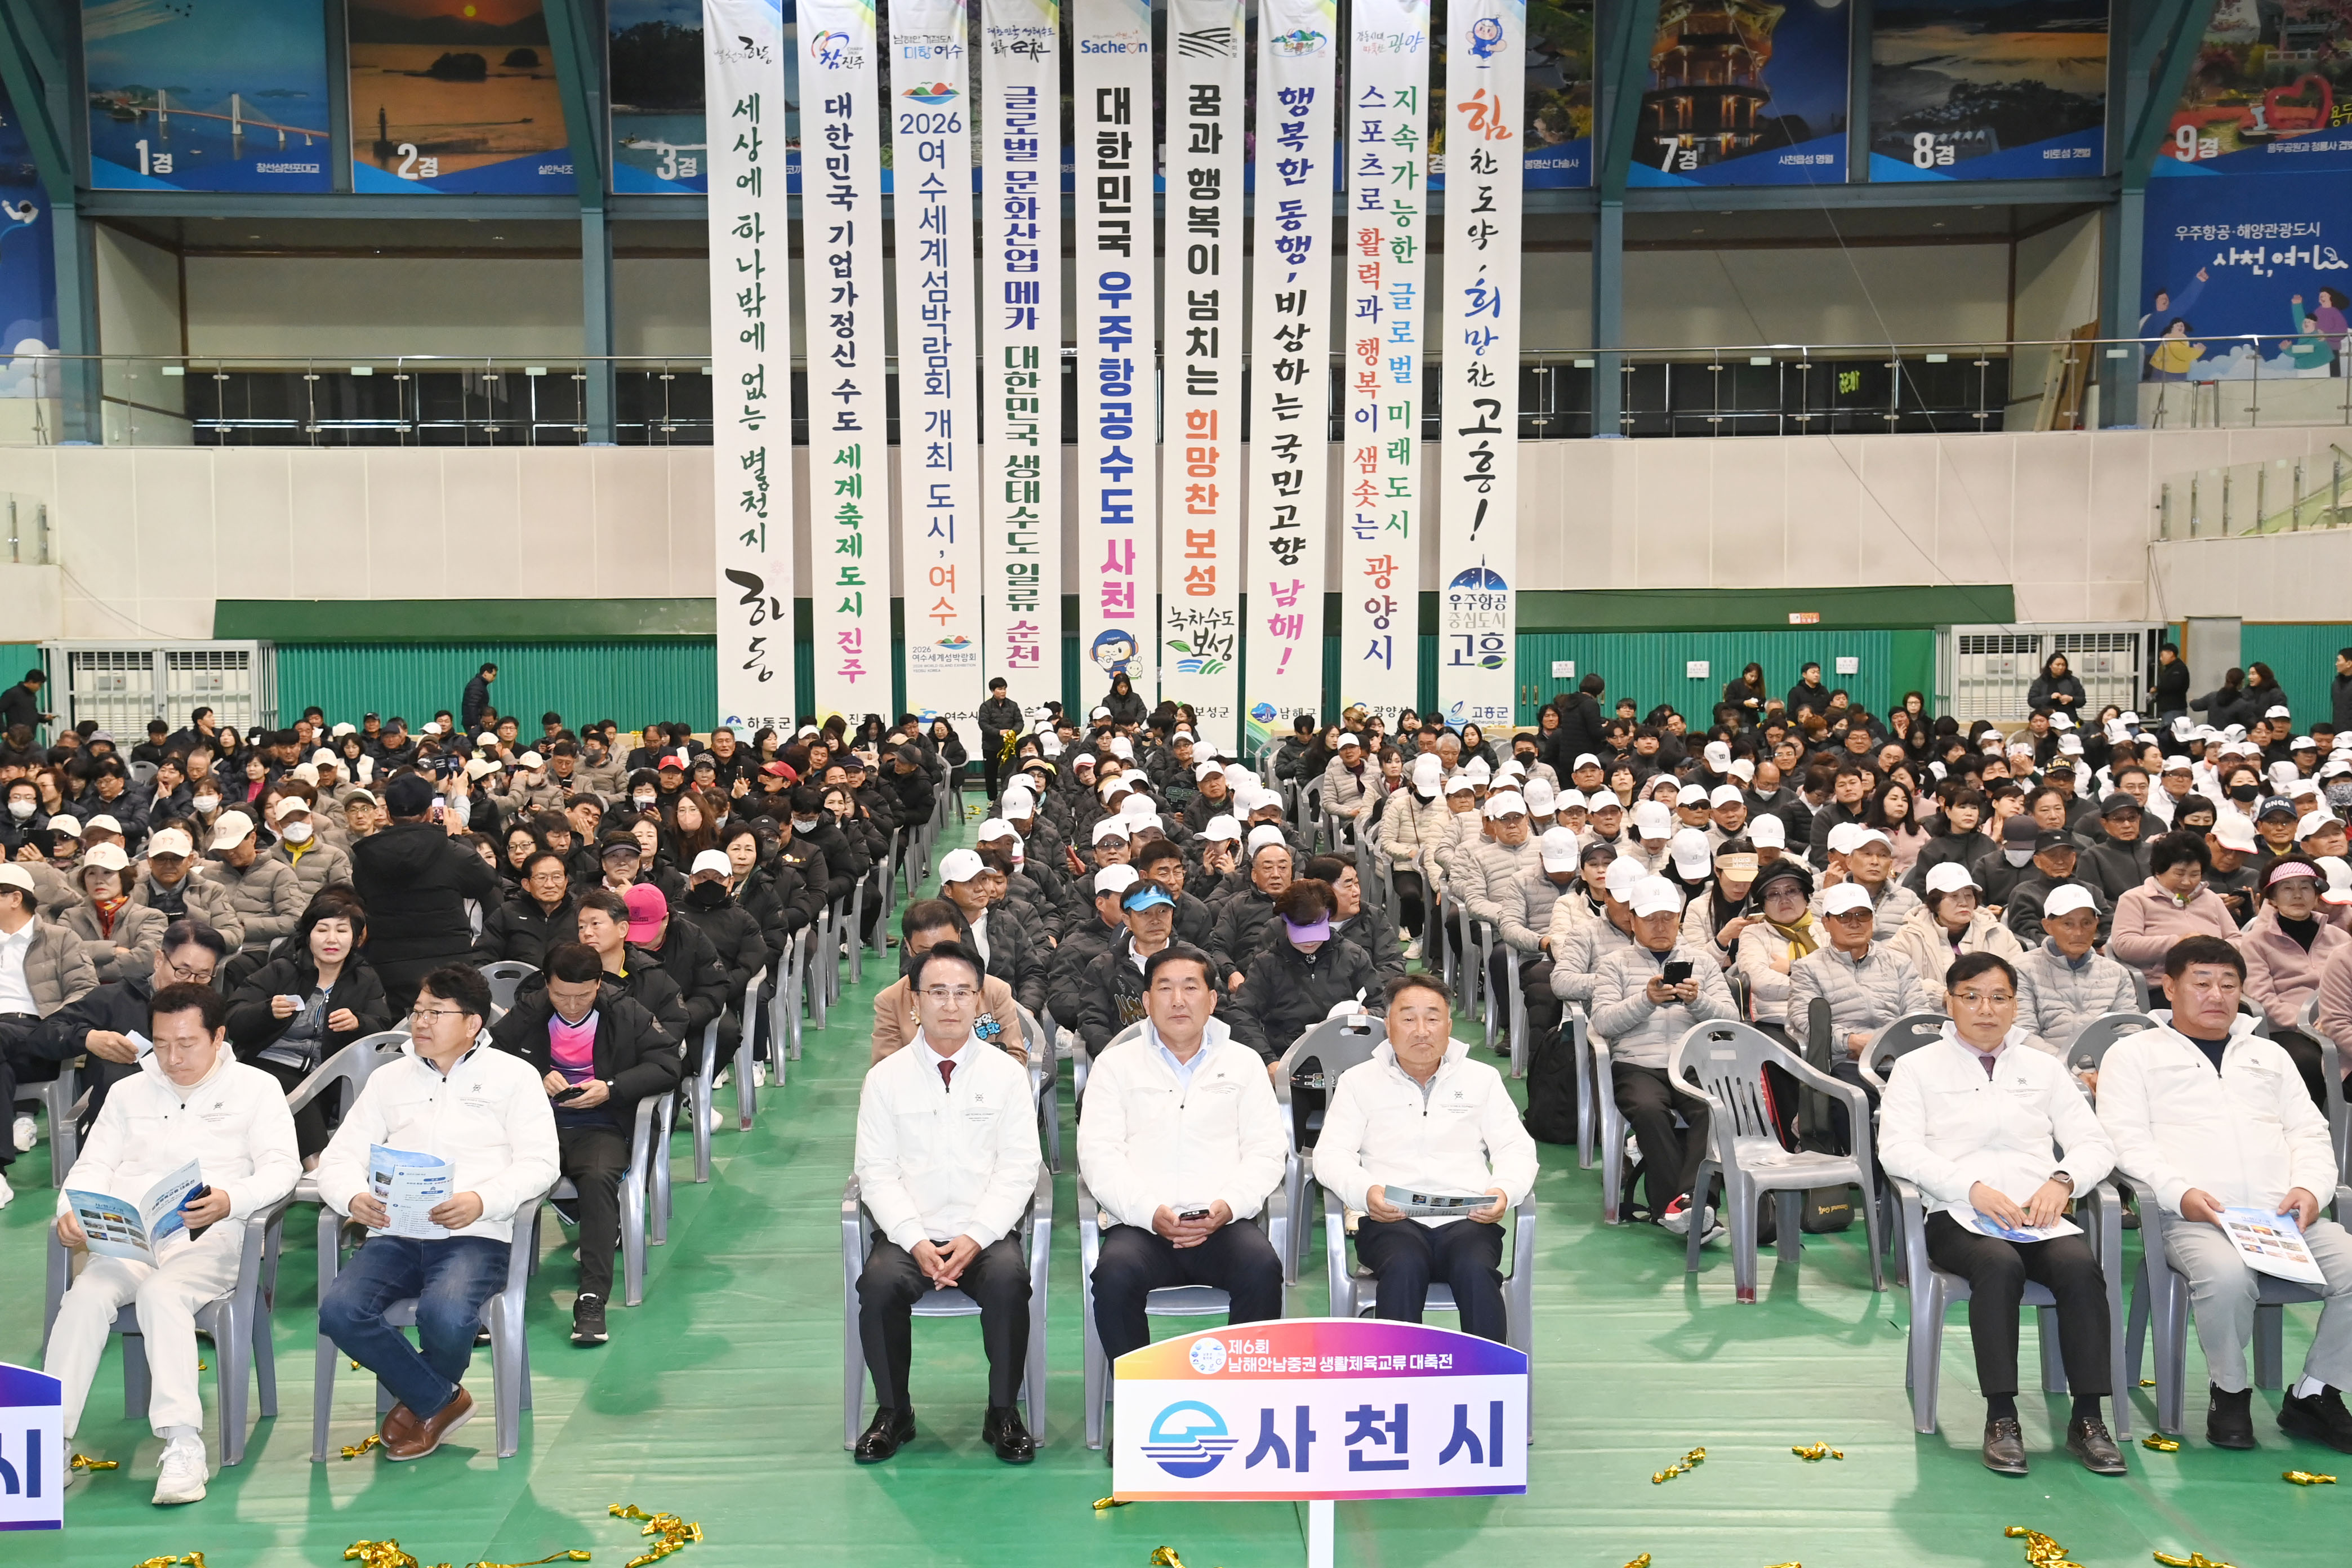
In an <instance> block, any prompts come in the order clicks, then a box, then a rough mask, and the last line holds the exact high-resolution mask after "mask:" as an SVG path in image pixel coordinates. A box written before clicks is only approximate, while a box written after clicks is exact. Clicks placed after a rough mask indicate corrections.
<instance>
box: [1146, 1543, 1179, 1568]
mask: <svg viewBox="0 0 2352 1568" xmlns="http://www.w3.org/2000/svg"><path fill="white" fill-rule="evenodd" d="M1151 1568H1184V1560H1183V1559H1182V1558H1181V1557H1179V1556H1177V1555H1176V1549H1175V1548H1174V1547H1172V1546H1155V1547H1153V1548H1152V1549H1151Z"/></svg>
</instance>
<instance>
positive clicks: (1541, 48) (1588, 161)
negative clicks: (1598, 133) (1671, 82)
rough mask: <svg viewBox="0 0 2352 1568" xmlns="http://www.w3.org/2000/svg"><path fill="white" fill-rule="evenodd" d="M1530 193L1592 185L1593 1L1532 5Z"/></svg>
mask: <svg viewBox="0 0 2352 1568" xmlns="http://www.w3.org/2000/svg"><path fill="white" fill-rule="evenodd" d="M1527 77H1528V79H1527V89H1526V91H1527V123H1528V134H1527V139H1526V142H1525V143H1524V145H1523V152H1524V158H1523V162H1522V167H1523V170H1524V177H1525V180H1526V184H1527V188H1528V190H1531V191H1534V190H1548V191H1557V190H1582V189H1584V188H1585V187H1586V186H1587V185H1590V184H1592V0H1563V3H1562V4H1559V5H1530V6H1528V58H1527Z"/></svg>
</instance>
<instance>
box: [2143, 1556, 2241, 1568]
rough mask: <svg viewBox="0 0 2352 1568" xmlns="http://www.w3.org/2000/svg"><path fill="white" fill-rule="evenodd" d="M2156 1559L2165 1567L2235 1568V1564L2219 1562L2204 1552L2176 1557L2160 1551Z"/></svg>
mask: <svg viewBox="0 0 2352 1568" xmlns="http://www.w3.org/2000/svg"><path fill="white" fill-rule="evenodd" d="M2155 1556H2156V1560H2157V1561H2158V1563H2163V1564H2164V1568H2235V1565H2234V1564H2231V1563H2222V1562H2218V1561H2216V1560H2215V1559H2213V1558H2210V1557H2208V1556H2206V1555H2205V1553H2203V1552H2190V1553H2189V1555H2188V1556H2186V1557H2176V1556H2174V1555H2173V1554H2172V1553H2171V1552H2157V1553H2156V1554H2155Z"/></svg>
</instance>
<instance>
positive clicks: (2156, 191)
mask: <svg viewBox="0 0 2352 1568" xmlns="http://www.w3.org/2000/svg"><path fill="white" fill-rule="evenodd" d="M2347 215H2352V170H2336V171H2331V172H2326V173H2315V174H2241V175H2238V176H2237V177H2235V178H2232V179H2227V180H2196V179H2192V180H2154V181H2151V182H2149V184H2148V188H2147V229H2146V230H2145V237H2144V242H2143V246H2142V260H2141V264H2140V285H2141V288H2142V289H2143V290H2144V293H2143V295H2142V298H2141V300H2140V301H2139V311H2140V313H2139V316H2138V327H2137V333H2136V335H2137V336H2138V337H2141V338H2143V339H2147V340H2152V341H2150V342H2144V343H2142V344H2141V345H2140V347H2141V354H2142V365H2141V370H2140V376H2141V379H2142V380H2145V381H2251V380H2252V379H2254V378H2255V377H2256V376H2260V377H2261V378H2262V381H2263V389H2262V400H2263V409H2264V411H2265V412H2266V413H2267V412H2269V411H2270V410H2271V409H2272V408H2273V407H2282V406H2283V407H2293V406H2294V405H2296V404H2297V403H2300V402H2303V401H2306V400H2308V401H2311V402H2313V403H2315V406H2316V410H2317V412H2318V413H2319V416H2321V417H2323V418H2331V419H2332V418H2335V417H2336V416H2338V415H2339V414H2340V411H2341V408H2342V405H2343V397H2342V395H2340V392H2331V391H2330V390H2329V389H2328V388H2327V387H2326V385H2325V383H2327V382H2329V381H2331V380H2333V381H2335V382H2336V387H2338V388H2340V387H2341V386H2342V385H2343V382H2342V381H2341V380H2340V379H2337V378H2339V377H2340V376H2342V374H2344V368H2345V366H2346V363H2347V355H2352V216H2347ZM2257 333H2258V334H2261V341H2260V342H2252V341H2249V334H2257ZM2296 381H2313V382H2318V383H2322V385H2319V386H2315V387H2314V388H2312V389H2311V390H2310V392H2309V393H2308V394H2305V393H2299V392H2296V391H2294V389H2292V388H2289V387H2279V388H2277V389H2275V391H2274V390H2273V383H2275V382H2296Z"/></svg>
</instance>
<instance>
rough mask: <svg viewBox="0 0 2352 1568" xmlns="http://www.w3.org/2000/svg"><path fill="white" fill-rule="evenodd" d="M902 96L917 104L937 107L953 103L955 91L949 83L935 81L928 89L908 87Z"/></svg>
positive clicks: (918, 86)
mask: <svg viewBox="0 0 2352 1568" xmlns="http://www.w3.org/2000/svg"><path fill="white" fill-rule="evenodd" d="M904 96H906V97H908V98H911V99H913V100H915V101H916V102H917V103H928V104H931V105H933V106H937V105H939V104H942V103H953V102H954V101H955V99H956V89H955V88H954V86H953V85H952V84H950V83H948V82H944V81H935V82H933V83H931V85H930V86H929V87H923V86H920V85H917V86H914V87H910V88H908V89H907V90H906V93H905V94H904Z"/></svg>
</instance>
